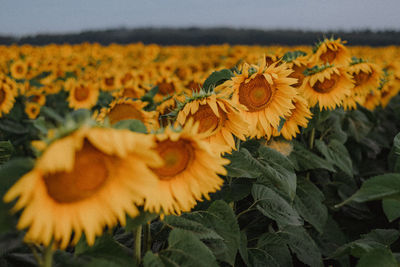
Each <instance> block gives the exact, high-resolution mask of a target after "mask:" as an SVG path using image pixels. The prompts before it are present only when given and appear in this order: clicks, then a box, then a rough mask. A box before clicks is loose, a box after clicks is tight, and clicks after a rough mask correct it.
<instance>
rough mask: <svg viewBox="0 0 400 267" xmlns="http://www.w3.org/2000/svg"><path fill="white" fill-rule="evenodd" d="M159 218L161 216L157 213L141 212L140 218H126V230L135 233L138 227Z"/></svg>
mask: <svg viewBox="0 0 400 267" xmlns="http://www.w3.org/2000/svg"><path fill="white" fill-rule="evenodd" d="M158 216H159V214H157V213H151V212H148V211H143V210H141V211H140V213H139V215H138V216H136V217H134V218H131V217H127V218H126V225H125V230H126V231H133V230H135V229H136V228H137V227H138V226H141V225H143V224H146V223H148V222H151V221H152V220H154V219H156V218H157V217H158Z"/></svg>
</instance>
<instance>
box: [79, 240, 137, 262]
mask: <svg viewBox="0 0 400 267" xmlns="http://www.w3.org/2000/svg"><path fill="white" fill-rule="evenodd" d="M131 254H132V251H131V250H130V249H128V248H127V247H124V246H123V245H121V244H120V243H118V242H117V241H115V240H114V239H113V237H112V236H111V235H109V234H107V233H105V234H103V235H102V236H100V237H99V238H97V239H96V241H95V243H94V245H93V246H91V247H90V246H88V245H87V243H86V240H85V238H84V236H82V238H81V240H80V241H79V243H78V244H77V246H76V247H75V255H76V256H79V257H81V258H89V259H91V261H95V262H99V263H100V262H101V264H102V266H106V265H107V264H108V265H109V266H135V263H134V261H133V260H132V258H133V256H132V255H131ZM105 263H107V264H105ZM88 265H89V266H95V265H92V264H88Z"/></svg>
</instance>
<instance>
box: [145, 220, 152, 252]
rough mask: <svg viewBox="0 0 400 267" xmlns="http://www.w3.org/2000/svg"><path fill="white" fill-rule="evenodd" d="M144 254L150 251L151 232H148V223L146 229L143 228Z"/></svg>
mask: <svg viewBox="0 0 400 267" xmlns="http://www.w3.org/2000/svg"><path fill="white" fill-rule="evenodd" d="M144 242H145V243H144V253H146V252H147V251H148V250H150V249H151V230H150V222H147V223H146V227H145V228H144Z"/></svg>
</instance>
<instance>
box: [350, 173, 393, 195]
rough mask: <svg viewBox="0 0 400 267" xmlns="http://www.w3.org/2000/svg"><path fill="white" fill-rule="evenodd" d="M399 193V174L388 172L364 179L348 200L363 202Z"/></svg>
mask: <svg viewBox="0 0 400 267" xmlns="http://www.w3.org/2000/svg"><path fill="white" fill-rule="evenodd" d="M399 193H400V174H399V173H389V174H383V175H378V176H374V177H372V178H370V179H368V180H366V181H365V182H364V183H363V184H362V186H361V188H360V190H358V191H357V192H356V193H355V194H354V195H353V196H351V198H350V200H354V201H357V202H365V201H370V200H376V199H382V198H385V197H391V196H394V195H397V194H399Z"/></svg>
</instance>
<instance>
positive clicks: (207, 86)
mask: <svg viewBox="0 0 400 267" xmlns="http://www.w3.org/2000/svg"><path fill="white" fill-rule="evenodd" d="M232 77H233V73H232V71H230V70H228V69H223V70H220V71H214V72H213V73H211V75H210V76H208V78H207V79H206V80H205V82H204V84H203V89H204V90H205V91H206V92H210V90H212V89H213V88H214V87H216V86H218V85H220V84H222V83H223V82H225V81H226V80H230V79H231V78H232Z"/></svg>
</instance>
